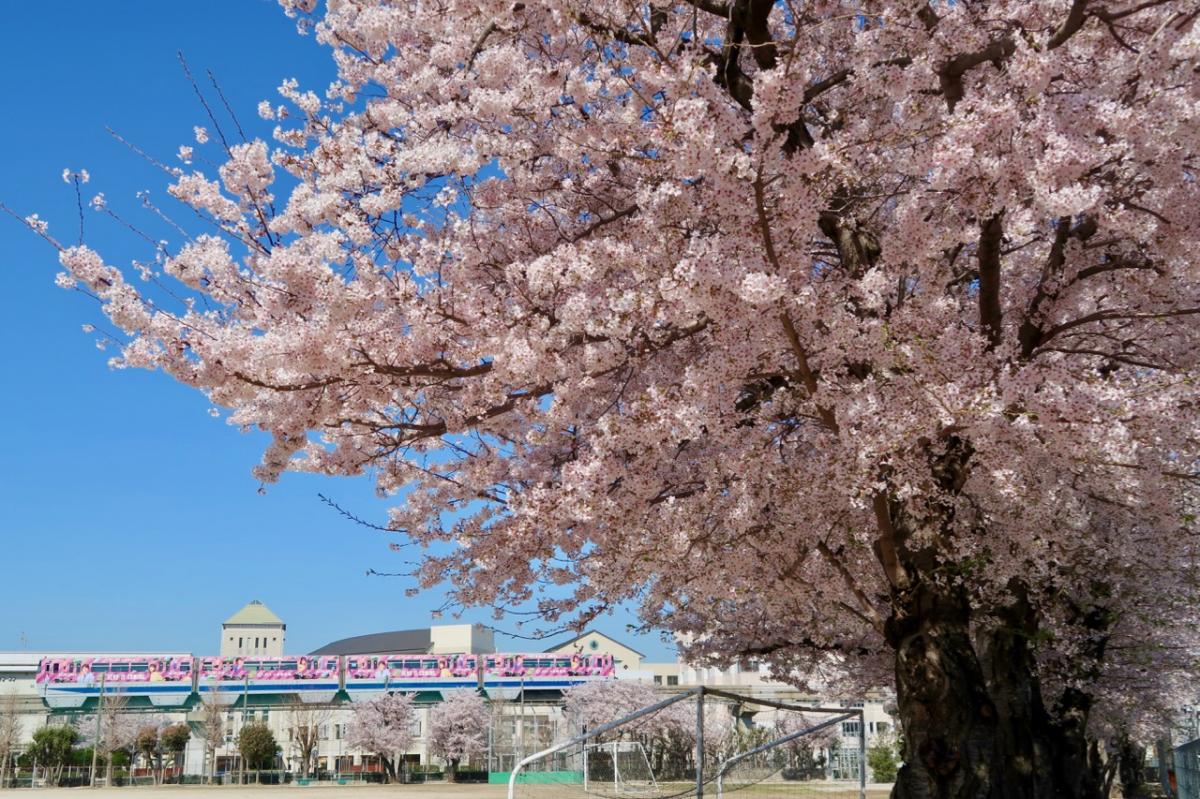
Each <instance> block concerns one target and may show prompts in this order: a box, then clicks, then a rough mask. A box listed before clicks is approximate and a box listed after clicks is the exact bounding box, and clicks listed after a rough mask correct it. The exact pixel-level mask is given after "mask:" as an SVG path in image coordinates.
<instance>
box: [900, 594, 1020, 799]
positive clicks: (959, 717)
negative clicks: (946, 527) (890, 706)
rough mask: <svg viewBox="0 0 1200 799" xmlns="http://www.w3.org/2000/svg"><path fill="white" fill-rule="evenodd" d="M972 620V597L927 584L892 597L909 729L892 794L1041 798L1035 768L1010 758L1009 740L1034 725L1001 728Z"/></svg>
mask: <svg viewBox="0 0 1200 799" xmlns="http://www.w3.org/2000/svg"><path fill="white" fill-rule="evenodd" d="M969 621H970V615H969V612H968V605H967V600H966V598H965V597H963V596H961V595H958V594H957V593H956V592H953V591H950V590H946V589H935V587H932V586H929V585H927V584H926V583H924V582H918V583H917V584H916V585H915V586H913V587H911V588H909V589H908V590H907V591H904V592H897V595H896V596H895V597H894V598H893V613H892V617H891V618H890V619H888V622H887V625H886V628H885V634H886V636H887V638H888V641H889V643H890V644H891V645H892V647H893V649H894V651H895V656H896V697H897V702H898V705H899V713H900V719H901V723H902V724H903V727H904V765H903V766H902V767H901V768H900V771H899V772H898V773H897V775H896V784H895V788H894V789H893V792H892V797H893V799H983V797H988V798H989V799H991V798H992V797H996V798H997V799H999V798H1000V797H1003V798H1004V799H1033V797H1034V796H1035V794H1034V793H1033V792H1032V791H1030V789H1029V786H1028V784H1027V783H1028V778H1027V774H1026V775H1023V774H1021V771H1022V770H1024V771H1026V772H1028V771H1030V769H1028V768H1026V767H1025V766H1023V764H1019V763H1010V762H1006V761H1005V757H1004V755H1005V754H1006V752H1005V749H1006V748H1007V747H1006V745H1005V740H1006V739H1007V738H1008V737H1009V736H1011V737H1012V739H1014V740H1015V739H1016V738H1017V737H1018V736H1020V735H1021V734H1022V733H1023V732H1024V733H1027V732H1028V730H1017V729H1013V730H1006V731H1004V734H1003V735H1002V734H1001V731H1000V726H1001V720H1000V719H999V718H998V710H997V707H996V704H995V702H994V701H993V700H992V697H991V696H990V694H989V691H988V688H987V684H986V681H985V677H984V671H983V668H982V666H981V664H980V662H979V658H978V657H977V655H976V652H975V648H974V646H973V644H972V642H971V636H970V626H969ZM1010 699H1011V701H1012V702H1013V703H1019V701H1020V700H1019V698H1018V697H1015V696H1014V697H1010ZM1014 767H1015V768H1014Z"/></svg>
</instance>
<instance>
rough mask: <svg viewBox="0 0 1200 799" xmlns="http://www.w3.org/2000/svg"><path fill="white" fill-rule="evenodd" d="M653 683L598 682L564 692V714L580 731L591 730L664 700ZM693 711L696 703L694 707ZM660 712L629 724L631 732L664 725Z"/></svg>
mask: <svg viewBox="0 0 1200 799" xmlns="http://www.w3.org/2000/svg"><path fill="white" fill-rule="evenodd" d="M663 698H664V697H663V696H662V695H660V694H659V692H658V691H657V690H655V688H654V686H653V685H651V684H650V683H646V682H641V681H639V680H595V681H592V682H585V683H580V684H578V685H572V686H571V687H570V688H568V689H566V690H565V691H563V712H564V713H565V714H566V716H567V718H568V719H569V720H570V721H571V723H572V725H573V726H574V727H576V728H577V729H579V730H581V731H583V730H592V729H595V728H596V727H599V726H601V725H602V724H610V723H612V722H614V721H617V720H618V719H620V718H622V717H624V716H628V715H629V714H631V713H633V712H634V711H637V710H641V709H642V708H644V707H648V706H650V705H653V704H654V703H656V702H660V701H662V700H663ZM693 709H694V704H693ZM661 716H662V714H661V713H655V714H651V715H649V716H643V717H641V718H640V719H634V720H633V721H631V722H629V724H628V727H627V728H626V729H627V730H628V731H630V732H648V731H652V730H654V729H656V728H657V727H659V726H662V722H661Z"/></svg>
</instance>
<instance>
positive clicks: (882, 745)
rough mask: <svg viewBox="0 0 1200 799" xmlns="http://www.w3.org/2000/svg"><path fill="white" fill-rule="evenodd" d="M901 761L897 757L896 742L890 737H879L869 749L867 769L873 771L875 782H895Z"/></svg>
mask: <svg viewBox="0 0 1200 799" xmlns="http://www.w3.org/2000/svg"><path fill="white" fill-rule="evenodd" d="M899 766H900V759H899V758H898V757H897V756H896V742H895V741H894V740H892V739H891V738H889V737H885V736H882V735H881V736H879V737H878V738H876V739H875V743H873V744H871V746H870V748H868V749H867V767H868V768H870V769H871V779H872V781H874V782H895V781H896V769H897V768H899Z"/></svg>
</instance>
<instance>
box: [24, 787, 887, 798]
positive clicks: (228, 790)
mask: <svg viewBox="0 0 1200 799" xmlns="http://www.w3.org/2000/svg"><path fill="white" fill-rule="evenodd" d="M539 787H541V788H543V789H545V788H552V787H553V786H539ZM890 789H891V786H890V785H872V786H870V787H869V788H868V789H867V799H886V797H887V796H888V793H889V792H890ZM531 793H532V792H531ZM26 795H27V796H30V797H37V799H42V798H43V797H44V799H64V798H65V797H81V796H94V797H95V799H108V797H119V798H120V799H125V797H142V798H143V799H177V798H183V797H200V796H211V797H212V799H272V798H273V797H278V798H279V799H282V797H291V796H297V797H304V798H305V799H335V797H336V798H337V799H370V797H376V796H378V797H383V796H389V797H391V796H394V797H405V798H407V797H411V799H504V797H505V796H507V793H506V786H503V785H320V786H318V785H308V786H303V787H301V786H299V785H223V786H208V785H190V786H177V785H164V786H160V787H157V788H153V787H138V788H96V789H90V788H36V789H27V788H25V789H17V790H11V791H4V792H3V794H0V796H13V797H19V796H26ZM537 795H538V796H539V797H547V799H549V794H548V793H546V792H544V791H541V792H538V794H537ZM708 795H709V794H708V793H707V792H706V794H705V796H706V799H707V796H708ZM713 795H715V792H714V794H713Z"/></svg>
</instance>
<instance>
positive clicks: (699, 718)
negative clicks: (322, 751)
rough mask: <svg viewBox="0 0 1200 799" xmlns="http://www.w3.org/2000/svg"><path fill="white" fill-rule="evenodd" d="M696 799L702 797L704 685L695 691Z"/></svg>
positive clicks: (702, 798) (701, 798)
mask: <svg viewBox="0 0 1200 799" xmlns="http://www.w3.org/2000/svg"><path fill="white" fill-rule="evenodd" d="M696 799H704V686H703V685H701V686H700V690H699V691H698V692H697V693H696Z"/></svg>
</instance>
